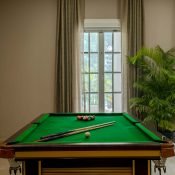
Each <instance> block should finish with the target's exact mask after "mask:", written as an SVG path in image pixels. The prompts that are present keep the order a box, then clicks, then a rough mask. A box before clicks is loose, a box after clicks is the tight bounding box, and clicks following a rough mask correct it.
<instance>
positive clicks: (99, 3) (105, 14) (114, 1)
mask: <svg viewBox="0 0 175 175" xmlns="http://www.w3.org/2000/svg"><path fill="white" fill-rule="evenodd" d="M118 8H119V0H85V18H86V19H116V18H119V10H118Z"/></svg>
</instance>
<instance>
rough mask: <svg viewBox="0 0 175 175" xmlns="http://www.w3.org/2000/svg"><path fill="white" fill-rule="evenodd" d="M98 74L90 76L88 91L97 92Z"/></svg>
mask: <svg viewBox="0 0 175 175" xmlns="http://www.w3.org/2000/svg"><path fill="white" fill-rule="evenodd" d="M98 83H99V82H98V74H90V90H91V92H98Z"/></svg>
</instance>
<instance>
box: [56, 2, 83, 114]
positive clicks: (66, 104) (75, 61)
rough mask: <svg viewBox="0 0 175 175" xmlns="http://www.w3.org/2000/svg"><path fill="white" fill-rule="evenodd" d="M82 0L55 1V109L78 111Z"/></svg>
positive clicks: (58, 110)
mask: <svg viewBox="0 0 175 175" xmlns="http://www.w3.org/2000/svg"><path fill="white" fill-rule="evenodd" d="M83 22H84V0H58V1H57V54H56V61H57V63H56V80H57V83H56V84H57V87H56V111H57V112H78V111H79V110H80V75H81V74H80V61H81V58H80V57H81V54H80V46H81V44H80V43H81V36H82V28H83Z"/></svg>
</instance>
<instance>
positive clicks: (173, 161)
mask: <svg viewBox="0 0 175 175" xmlns="http://www.w3.org/2000/svg"><path fill="white" fill-rule="evenodd" d="M8 166H9V164H8V161H7V160H5V159H1V158H0V175H9V173H8ZM166 166H167V173H163V172H162V175H174V174H175V157H173V158H169V159H168V160H167V163H166ZM153 167H154V165H152V175H159V172H158V171H156V173H155V172H154V169H153ZM12 175H13V174H12Z"/></svg>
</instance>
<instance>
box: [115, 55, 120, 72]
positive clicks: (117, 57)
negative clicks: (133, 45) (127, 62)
mask: <svg viewBox="0 0 175 175" xmlns="http://www.w3.org/2000/svg"><path fill="white" fill-rule="evenodd" d="M113 66H114V72H121V66H122V64H121V54H114V65H113Z"/></svg>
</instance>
